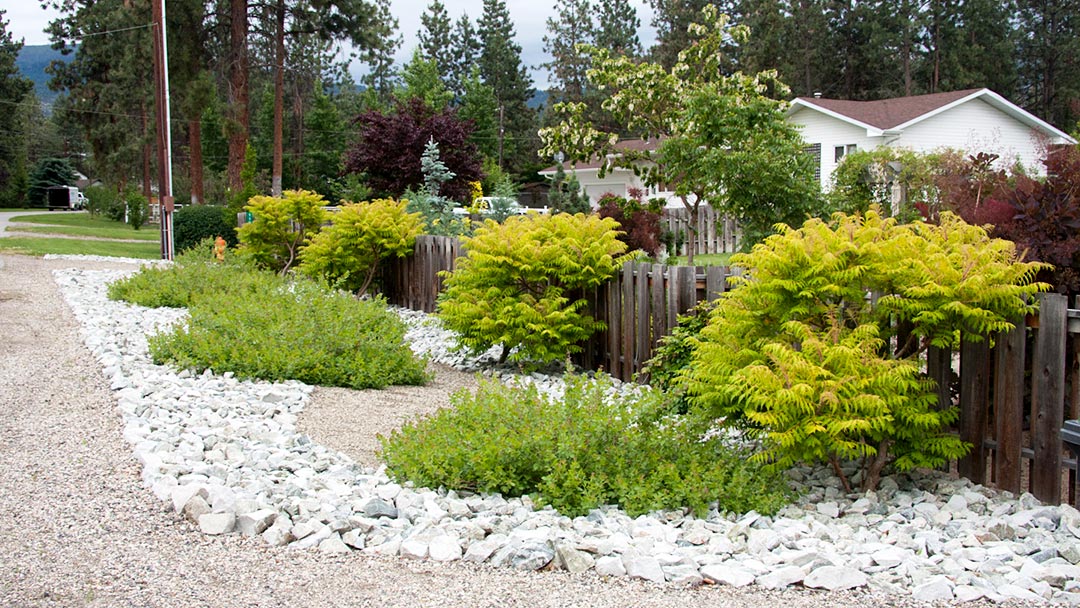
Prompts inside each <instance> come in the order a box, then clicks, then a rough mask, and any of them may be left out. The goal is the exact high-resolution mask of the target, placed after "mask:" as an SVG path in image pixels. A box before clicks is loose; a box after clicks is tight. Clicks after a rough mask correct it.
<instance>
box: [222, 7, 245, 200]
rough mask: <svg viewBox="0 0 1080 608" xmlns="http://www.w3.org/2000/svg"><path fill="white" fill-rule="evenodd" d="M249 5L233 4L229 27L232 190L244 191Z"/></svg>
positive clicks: (228, 130)
mask: <svg viewBox="0 0 1080 608" xmlns="http://www.w3.org/2000/svg"><path fill="white" fill-rule="evenodd" d="M247 9H248V5H247V0H230V26H229V112H228V115H229V120H228V124H227V125H226V130H227V132H228V139H229V189H230V190H232V191H234V192H239V191H240V190H242V189H243V188H244V181H243V179H242V177H241V172H242V171H243V167H244V157H245V155H246V153H247V143H248V125H249V122H250V117H249V110H248V51H247V30H248V12H247Z"/></svg>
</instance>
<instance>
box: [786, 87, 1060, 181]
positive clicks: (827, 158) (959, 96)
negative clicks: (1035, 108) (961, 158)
mask: <svg viewBox="0 0 1080 608" xmlns="http://www.w3.org/2000/svg"><path fill="white" fill-rule="evenodd" d="M787 120H788V122H790V123H793V124H796V125H799V126H800V127H801V128H802V129H801V130H802V137H803V139H804V140H805V141H806V142H807V144H808V151H809V152H810V153H811V154H814V155H816V156H817V157H818V161H819V162H818V171H819V177H820V180H821V185H822V188H826V189H827V188H828V187H829V186H830V184H831V181H830V180H831V177H832V173H833V170H835V169H836V166H837V165H838V164H839V163H840V161H841V159H843V157H844V156H845V155H847V154H849V153H851V152H854V151H855V150H873V149H875V148H879V147H883V146H884V147H892V148H905V149H909V150H914V151H916V152H930V151H933V150H939V149H942V148H953V149H957V150H962V151H965V152H968V153H972V154H974V153H978V152H987V153H991V154H997V155H998V156H999V161H998V162H999V163H1000V164H1001V165H1002V166H1008V165H1012V164H1014V163H1016V162H1019V163H1021V164H1022V165H1023V166H1024V167H1027V168H1029V169H1030V170H1033V171H1036V172H1039V171H1041V170H1042V165H1041V163H1040V160H1041V159H1042V158H1043V156H1044V152H1045V149H1046V146H1047V145H1053V144H1075V143H1076V140H1075V139H1073V138H1072V137H1069V135H1068V134H1066V133H1064V132H1062V131H1061V130H1059V129H1057V128H1055V127H1054V126H1053V125H1050V124H1049V123H1047V122H1045V121H1043V120H1040V119H1039V118H1038V117H1036V116H1034V115H1032V114H1031V113H1029V112H1027V111H1025V110H1023V109H1021V108H1020V107H1018V106H1016V105H1015V104H1013V103H1011V102H1010V101H1009V100H1007V99H1005V98H1004V97H1002V96H1001V95H998V94H997V93H995V92H993V91H991V90H990V89H968V90H965V91H954V92H952V93H935V94H932V95H917V96H914V97H899V98H896V99H883V100H880V101H845V100H840V99H821V98H819V97H798V98H796V99H795V100H794V101H792V102H791V105H790V106H789V107H788V110H787Z"/></svg>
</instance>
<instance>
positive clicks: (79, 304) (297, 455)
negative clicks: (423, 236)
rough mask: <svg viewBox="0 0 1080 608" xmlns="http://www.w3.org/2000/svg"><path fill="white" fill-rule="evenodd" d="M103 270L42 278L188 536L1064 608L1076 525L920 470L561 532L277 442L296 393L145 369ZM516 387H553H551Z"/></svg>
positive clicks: (441, 343) (135, 332)
mask: <svg viewBox="0 0 1080 608" xmlns="http://www.w3.org/2000/svg"><path fill="white" fill-rule="evenodd" d="M120 276H123V273H118V272H114V271H79V270H65V271H57V272H56V273H55V279H56V281H57V283H58V284H59V286H60V289H61V291H62V293H63V294H64V297H65V299H66V300H67V302H68V304H69V305H70V307H71V309H72V310H73V312H74V313H75V315H76V316H77V318H78V319H79V321H80V322H81V325H82V334H81V335H82V339H83V340H84V342H85V344H86V345H87V347H88V348H89V349H90V350H91V351H92V352H93V353H94V356H95V357H96V358H97V360H98V362H99V363H100V365H101V367H102V369H103V371H104V373H105V375H106V377H107V378H109V380H110V382H111V386H112V389H113V390H114V391H115V394H116V398H117V402H118V406H119V409H120V411H121V412H122V415H123V423H124V437H125V438H126V439H127V440H128V441H129V442H130V443H131V445H132V446H133V448H134V452H135V455H136V457H137V458H138V459H139V460H140V461H141V462H142V464H143V470H142V476H143V479H144V481H145V483H146V485H147V486H148V487H150V488H151V489H152V490H153V492H154V494H155V495H156V496H157V497H158V498H160V499H161V500H162V501H165V502H167V503H169V504H170V505H171V506H172V508H173V509H175V510H176V511H177V512H178V513H181V514H182V515H183V516H185V517H187V518H188V519H190V520H191V521H192V522H193V523H194V524H195V525H197V526H198V527H199V528H200V529H201V530H202V531H203V532H205V533H206V534H242V535H247V536H259V537H261V538H262V539H263V540H264V541H265V542H267V543H269V544H271V545H286V544H289V545H293V546H296V547H310V548H312V549H317V550H319V551H324V552H329V553H347V552H351V551H363V552H369V553H377V554H386V555H398V556H401V557H404V558H413V559H428V560H435V561H455V560H464V561H471V562H483V563H489V564H494V565H496V566H504V567H508V568H518V569H526V570H537V569H542V568H560V569H565V570H569V571H573V572H582V571H588V570H592V571H595V572H596V573H598V574H601V575H607V576H627V577H636V578H640V579H645V580H649V581H654V582H656V583H667V584H677V585H695V584H699V583H702V582H704V581H710V582H715V583H719V584H725V585H733V586H746V585H759V586H761V587H765V588H783V587H787V586H790V585H803V586H806V587H812V588H821V589H831V590H838V589H851V588H861V587H870V588H872V589H877V590H883V591H886V592H891V593H897V594H909V595H910V596H912V597H914V598H916V599H920V600H928V601H934V600H951V601H967V600H974V599H978V598H988V599H991V600H995V601H1003V600H1010V599H1018V600H1031V601H1053V602H1061V603H1066V604H1071V605H1080V565H1078V564H1080V512H1077V511H1076V510H1075V509H1073V508H1071V507H1069V506H1060V507H1059V506H1044V505H1042V504H1040V503H1039V502H1038V501H1037V500H1035V499H1034V498H1033V497H1031V496H1030V495H1026V494H1025V495H1023V496H1020V497H1018V498H1017V497H1012V496H1010V495H1007V494H1002V493H997V492H994V491H992V490H990V489H987V488H983V487H981V486H976V485H972V484H971V483H970V482H968V481H966V480H953V479H949V478H948V477H946V476H944V475H942V474H938V473H925V474H914V475H911V476H906V475H904V476H900V475H898V476H893V477H888V478H886V479H884V480H883V482H882V484H881V487H880V488H879V490H878V491H877V492H876V493H867V494H854V495H849V494H845V493H844V492H843V490H842V489H841V487H840V485H839V482H838V480H837V479H835V477H833V476H832V475H831V474H830V473H829V472H828V471H825V470H823V469H810V468H801V469H795V470H793V471H791V472H790V473H789V477H790V480H791V482H792V484H793V485H795V486H796V487H797V489H798V491H799V492H800V498H799V500H798V501H797V502H796V503H795V504H792V505H789V506H787V507H786V508H784V509H782V510H781V511H780V512H779V513H777V514H776V515H774V516H771V517H766V516H762V515H759V514H757V513H748V514H745V515H740V516H723V515H721V514H718V513H716V512H713V513H711V514H710V516H709V517H708V518H705V519H701V518H696V517H693V516H692V515H687V514H684V513H681V512H664V513H656V514H651V515H648V516H641V517H637V518H631V517H629V516H627V515H626V514H625V513H623V512H622V511H620V510H618V509H616V508H612V507H605V508H603V509H597V510H594V511H592V512H591V513H590V514H589V515H587V516H584V517H578V518H574V519H571V518H568V517H565V516H562V515H560V514H559V513H557V512H555V511H553V510H551V509H540V510H537V509H535V508H534V506H533V504H532V503H531V501H530V500H529V499H528V498H527V497H526V498H512V499H507V498H504V497H502V496H499V495H472V494H458V493H455V492H453V491H445V490H431V489H425V488H413V487H409V486H408V484H404V485H403V484H399V483H395V482H394V481H393V480H391V479H389V478H388V477H387V475H386V474H385V472H384V471H383V470H382V469H371V468H364V467H361V466H359V465H357V464H355V463H354V462H353V461H351V460H350V459H349V458H348V457H347V456H345V455H343V454H341V453H339V452H336V451H333V450H330V449H328V448H325V447H323V446H321V445H318V444H315V443H313V442H312V441H310V440H309V439H308V438H307V437H306V436H304V435H302V434H300V433H298V432H297V430H296V420H297V415H298V414H299V412H300V411H301V410H302V409H303V408H304V406H305V403H306V401H307V399H308V395H309V393H310V392H311V390H312V387H310V386H306V385H304V384H301V383H297V382H286V383H267V382H251V381H240V380H237V379H236V378H233V377H232V375H231V374H229V373H224V374H220V375H219V374H214V373H212V372H210V371H207V372H204V373H201V374H195V373H191V372H189V371H180V372H177V371H175V370H172V369H170V368H168V367H163V366H158V365H154V364H153V362H152V361H151V360H150V357H149V354H148V352H147V342H146V336H147V335H148V334H151V333H153V332H155V331H157V330H159V329H160V328H163V327H166V326H168V325H170V324H173V323H178V322H183V320H184V318H185V314H186V313H185V312H184V311H183V310H175V309H146V308H141V307H136V306H131V305H128V304H124V303H119V302H112V301H109V300H108V299H107V297H106V285H107V283H108V282H110V281H112V280H115V279H117V278H119V277H120ZM402 316H403V318H404V319H405V321H406V322H407V323H408V324H409V327H410V329H409V334H408V339H409V340H410V341H411V342H412V344H413V346H414V348H415V349H416V350H418V351H420V352H422V353H424V354H427V355H429V356H431V357H432V358H435V359H438V360H441V361H443V362H448V361H449V362H453V363H455V364H456V365H458V366H460V367H464V368H470V366H471V368H472V369H480V368H481V367H484V366H485V365H486V364H487V363H486V362H485V360H481V361H477V360H476V359H473V358H469V357H466V356H465V355H463V354H460V353H452V352H449V351H448V348H447V347H448V346H449V344H450V341H449V340H448V335H447V334H446V332H445V331H444V330H442V329H441V328H439V327H438V325H437V323H435V322H434V321H432V320H431V319H429V318H427V317H426V316H425V315H422V314H419V313H402ZM487 357H488V359H487V360H486V361H490V358H491V357H492V353H488V355H487ZM507 373H508V372H505V371H502V372H498V374H499V375H505V374H507ZM533 380H534V381H537V382H541V383H542V385H543V386H546V387H548V388H550V390H553V391H557V390H558V385H559V382H558V379H557V378H548V377H543V376H539V375H538V376H537V377H535V378H533Z"/></svg>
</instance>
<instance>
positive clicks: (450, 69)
mask: <svg viewBox="0 0 1080 608" xmlns="http://www.w3.org/2000/svg"><path fill="white" fill-rule="evenodd" d="M420 24H421V26H422V27H421V28H420V31H419V32H417V34H416V36H417V38H419V40H420V50H421V51H422V52H423V56H424V58H425V59H428V60H430V61H433V62H435V68H436V73H437V74H439V76H440V77H441V78H442V80H443V84H444V85H446V88H448V89H450V90H454V87H455V84H456V83H455V82H454V80H453V74H454V44H453V43H454V41H453V30H452V28H451V25H452V24H451V22H450V15H448V14H447V12H446V6H444V5H443V3H442V2H440V1H439V0H433V1H432V3H431V4H429V5H428V8H427V10H426V11H424V13H423V14H422V15H420Z"/></svg>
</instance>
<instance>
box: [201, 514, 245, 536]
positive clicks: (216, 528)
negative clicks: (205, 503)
mask: <svg viewBox="0 0 1080 608" xmlns="http://www.w3.org/2000/svg"><path fill="white" fill-rule="evenodd" d="M235 525H236V515H234V514H232V513H206V514H204V515H200V516H199V529H200V530H202V532H203V534H210V535H218V534H228V533H229V532H232V531H233V528H234V526H235Z"/></svg>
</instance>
